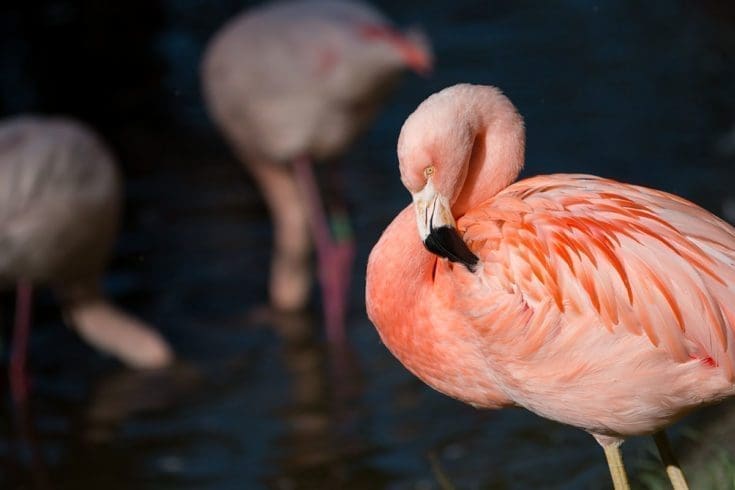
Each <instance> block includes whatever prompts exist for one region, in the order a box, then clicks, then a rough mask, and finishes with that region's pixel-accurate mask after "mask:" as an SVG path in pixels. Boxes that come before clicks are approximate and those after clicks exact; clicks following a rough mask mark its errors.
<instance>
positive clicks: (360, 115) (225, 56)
mask: <svg viewBox="0 0 735 490" xmlns="http://www.w3.org/2000/svg"><path fill="white" fill-rule="evenodd" d="M431 63H432V56H431V52H430V49H429V47H428V45H427V43H426V41H425V40H424V39H423V38H422V37H421V35H419V34H416V33H411V32H409V33H406V34H403V33H400V32H399V31H398V30H397V29H395V28H394V27H393V26H392V24H391V23H390V22H389V21H388V20H387V19H386V18H385V17H384V16H383V15H382V14H381V13H380V12H378V11H377V10H375V9H374V8H372V7H370V6H369V5H367V4H365V3H362V2H358V1H342V0H339V1H338V0H300V1H282V2H272V3H267V4H264V5H262V6H260V7H257V8H254V9H251V10H248V11H246V12H243V13H242V14H240V15H239V16H237V17H235V18H233V19H232V20H231V21H230V22H228V23H227V24H226V25H225V26H224V27H222V29H221V30H220V31H219V32H218V33H217V34H216V35H215V36H214V37H213V39H212V41H211V42H210V44H209V46H208V47H207V50H206V53H205V55H204V58H203V61H202V84H203V89H204V97H205V101H206V104H207V108H208V111H209V113H210V115H211V117H212V119H213V120H214V121H215V123H216V124H217V126H218V127H219V128H220V130H221V131H222V132H223V134H224V135H225V137H226V139H227V140H228V141H229V143H230V144H231V145H232V147H233V148H234V150H235V152H236V153H237V155H238V157H239V158H240V159H241V160H242V161H243V162H244V163H245V164H246V165H247V167H248V168H249V170H250V171H251V173H252V175H253V177H254V178H255V181H256V183H257V184H258V186H259V187H260V189H261V191H262V193H263V195H264V197H265V199H266V201H267V204H268V207H269V208H270V212H271V216H272V218H273V222H274V228H275V233H274V235H275V236H274V241H275V247H274V248H275V251H274V254H273V259H272V265H271V279H270V282H269V290H270V299H271V303H272V304H273V305H274V306H275V307H276V308H277V309H282V310H298V309H300V308H303V307H304V306H306V303H307V302H308V296H309V292H310V287H311V281H312V273H311V270H310V269H311V268H310V254H311V249H312V244H315V245H316V248H317V257H318V268H319V272H318V276H319V280H320V283H321V286H322V302H323V305H324V310H325V318H326V322H327V334H328V336H329V337H330V340H336V341H337V343H342V342H341V341H340V339H341V338H343V337H344V333H343V330H344V316H345V312H346V306H347V297H348V296H347V289H348V286H349V276H350V269H351V264H352V259H353V256H354V243H353V241H352V239H351V238H350V233H349V232H348V233H342V234H343V235H346V238H344V237H339V236H336V237H335V235H339V234H341V233H340V231H336V230H339V229H345V226H342V225H343V224H344V223H345V219H344V218H345V216H346V212H345V211H344V209H343V208H344V203H338V204H337V205H336V206H325V205H324V204H323V200H322V199H321V197H320V195H319V187H318V185H317V184H316V179H315V178H314V175H313V167H312V163H314V162H329V161H333V160H335V159H337V158H338V157H340V156H342V155H343V154H344V153H345V152H346V150H347V149H348V147H349V145H350V144H351V143H352V142H353V141H354V140H355V138H356V137H357V136H358V135H359V134H360V133H361V132H362V131H363V130H364V129H365V128H366V127H367V125H368V124H369V123H370V122H371V121H372V120H373V118H374V116H375V115H376V113H377V110H378V109H379V107H380V106H381V104H382V103H383V102H384V101H385V99H386V97H387V96H388V95H389V94H390V92H391V89H392V88H393V86H394V82H395V81H397V78H398V77H399V76H400V74H401V73H402V72H403V71H405V69H406V68H412V69H414V70H416V71H419V72H425V71H427V70H429V69H430V67H431ZM330 171H332V172H334V171H335V169H334V167H333V166H332V167H330ZM333 180H337V179H333ZM346 228H347V229H349V226H347V227H346Z"/></svg>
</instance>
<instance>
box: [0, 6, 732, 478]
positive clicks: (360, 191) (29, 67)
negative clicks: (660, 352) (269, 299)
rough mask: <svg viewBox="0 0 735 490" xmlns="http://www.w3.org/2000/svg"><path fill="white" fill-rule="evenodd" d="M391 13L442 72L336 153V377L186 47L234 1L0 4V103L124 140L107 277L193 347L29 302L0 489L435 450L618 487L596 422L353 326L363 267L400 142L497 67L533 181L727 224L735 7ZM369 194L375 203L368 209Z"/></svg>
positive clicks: (126, 298) (235, 471) (317, 464)
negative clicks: (475, 380) (169, 355)
mask: <svg viewBox="0 0 735 490" xmlns="http://www.w3.org/2000/svg"><path fill="white" fill-rule="evenodd" d="M380 4H381V7H382V8H383V9H384V10H385V11H386V12H387V13H388V14H389V15H390V16H391V17H393V18H395V19H396V20H397V21H398V22H399V23H400V24H409V23H416V24H420V25H422V26H423V27H424V28H425V29H426V31H427V33H428V34H429V36H430V37H431V39H432V41H433V44H434V46H435V50H436V57H437V66H436V70H435V74H434V76H432V77H431V78H428V79H420V78H417V77H415V76H409V77H407V78H406V79H405V81H404V83H403V84H402V85H401V88H400V90H399V91H398V92H397V93H396V95H395V97H393V99H392V100H391V102H390V104H389V105H388V106H387V107H386V110H385V111H384V112H383V113H382V115H381V116H380V118H379V120H378V121H377V122H376V124H375V126H374V127H373V128H372V129H371V130H370V131H369V133H367V134H366V135H365V137H364V138H363V139H362V140H361V141H360V143H359V144H358V145H356V147H355V148H354V151H352V152H351V153H350V155H349V156H348V157H347V158H346V159H345V160H346V161H345V164H346V165H345V168H346V174H347V182H348V190H349V193H350V201H351V205H352V214H353V216H354V221H355V227H356V230H357V236H358V240H359V243H358V245H359V250H358V258H357V264H358V266H357V276H356V277H355V280H354V292H353V294H352V304H351V310H350V317H349V337H350V343H351V345H352V346H353V348H354V352H353V355H352V357H351V363H350V365H349V366H348V367H347V368H343V369H340V370H339V371H338V372H335V369H333V366H334V359H332V357H331V355H330V353H329V350H328V349H327V347H326V345H325V343H324V339H323V329H322V325H321V323H320V321H319V314H318V309H317V308H315V311H314V312H313V313H312V314H311V315H310V316H303V317H297V316H293V317H274V316H273V315H268V314H266V313H264V312H263V311H262V309H261V308H260V306H261V305H262V304H263V303H264V302H265V300H266V295H265V284H266V282H265V281H266V273H267V267H266V265H267V263H268V257H269V249H270V244H271V232H270V227H269V222H268V219H267V214H266V210H265V208H264V205H263V204H262V202H261V200H260V197H259V196H258V194H257V193H256V192H255V190H254V188H253V185H252V183H251V182H250V180H249V178H248V176H247V175H246V173H245V172H244V171H243V169H242V168H241V167H240V166H239V165H238V164H237V163H236V161H235V160H234V158H233V157H232V156H231V154H230V153H229V151H228V150H227V148H225V146H224V144H223V143H222V142H221V140H220V139H219V137H218V136H217V134H216V133H215V132H214V131H213V129H212V127H211V126H210V125H209V123H208V121H207V119H206V118H205V117H204V113H203V109H202V106H201V103H200V98H199V92H198V83H197V68H196V66H197V60H198V56H199V54H200V52H201V50H202V47H203V44H204V43H205V42H206V40H207V38H208V37H209V36H210V35H211V33H212V32H213V31H214V30H215V29H216V28H217V27H218V26H219V25H220V24H221V22H222V21H224V20H225V19H226V18H227V17H228V16H230V15H232V14H233V13H235V12H237V11H238V10H239V8H240V7H241V2H235V1H228V0H221V1H218V2H213V1H212V2H204V1H195V0H188V1H181V2H175V1H173V0H170V1H159V2H146V1H142V0H140V1H131V2H127V3H122V2H121V3H119V4H118V5H117V6H113V7H108V6H103V5H104V4H103V3H99V5H98V4H97V3H96V2H84V1H79V2H70V1H63V0H59V1H43V2H36V3H28V2H16V3H13V2H11V3H10V4H9V5H6V6H4V7H0V33H1V34H0V40H1V41H2V44H0V56H2V58H0V60H1V63H2V64H1V65H0V68H1V70H2V73H1V74H0V109H2V111H3V112H4V113H6V114H10V113H15V112H24V111H29V110H33V111H44V112H66V113H71V114H75V115H77V116H78V117H81V118H84V119H86V120H88V121H90V122H92V123H93V124H95V125H96V126H97V127H98V128H100V130H101V131H102V132H103V133H104V134H105V136H106V137H107V138H108V140H109V141H110V142H111V143H112V145H113V146H114V148H115V149H116V152H117V153H118V155H119V156H120V158H121V164H122V166H123V168H124V170H125V173H126V176H127V179H128V184H127V214H126V223H125V228H124V230H123V233H122V236H121V238H120V241H119V244H118V249H117V252H118V253H117V256H116V259H115V261H114V263H113V264H112V267H111V269H110V273H109V275H108V278H107V282H106V285H107V288H108V290H109V291H110V292H111V294H112V295H113V297H114V298H115V300H116V301H117V302H119V303H121V304H123V305H125V306H126V307H128V308H129V309H131V310H132V311H134V312H135V313H136V314H138V315H140V316H142V317H143V318H145V319H147V320H149V321H151V322H153V323H155V324H156V325H157V326H159V328H160V329H161V330H162V331H163V333H164V334H165V335H166V337H167V338H169V339H170V341H171V342H172V344H173V345H174V346H175V348H176V350H177V352H178V353H179V356H180V358H181V362H180V364H179V365H178V366H176V367H175V368H173V369H171V370H169V371H166V372H163V373H155V374H150V373H149V374H141V373H135V372H131V371H128V370H125V369H123V368H121V367H120V366H119V365H117V364H116V363H115V362H113V361H112V360H109V359H107V358H104V357H102V356H100V355H99V354H97V353H95V352H93V351H92V350H91V349H89V348H88V347H87V346H86V345H84V344H82V343H81V342H80V341H79V340H78V339H77V338H76V337H75V335H74V334H73V333H72V332H70V331H69V330H67V329H66V328H64V327H63V326H62V324H61V320H60V318H59V315H58V312H57V311H56V309H55V307H54V305H53V302H52V301H50V298H48V297H46V296H43V295H42V296H41V297H40V302H39V304H38V306H37V308H36V311H35V314H36V322H35V328H36V330H35V332H34V336H33V338H32V345H31V366H32V368H31V369H32V383H33V399H32V405H31V410H30V416H31V420H24V419H23V418H22V417H20V416H19V415H18V414H14V413H13V412H12V410H11V409H10V405H9V403H5V404H4V405H2V408H0V487H2V488H54V489H56V488H58V489H87V488H89V489H101V488H105V489H129V488H131V489H132V488H134V489H169V488H171V489H201V488H216V489H230V488H232V489H235V488H237V489H240V488H277V489H312V488H314V489H321V488H325V489H329V488H350V489H352V488H355V489H363V488H364V489H373V488H390V489H433V488H438V485H439V484H438V480H437V478H436V477H435V475H434V473H433V470H432V463H431V461H438V462H439V463H440V465H441V467H443V469H444V471H445V472H446V474H447V475H448V477H449V478H450V479H451V480H452V481H453V482H454V484H455V485H456V486H457V487H458V488H487V489H527V488H580V489H581V488H606V487H608V486H609V483H608V480H607V478H608V476H607V469H606V466H605V463H604V458H603V456H602V453H601V451H600V450H599V448H598V447H597V446H596V444H595V443H594V441H593V440H592V438H590V437H589V436H588V435H586V434H585V433H583V432H580V431H578V430H575V429H571V428H567V427H563V426H560V425H557V424H554V423H551V422H548V421H545V420H542V419H540V418H538V417H536V416H534V415H532V414H530V413H527V412H525V411H522V410H506V411H502V412H486V413H483V412H478V411H476V410H474V409H471V408H469V407H466V406H464V405H462V404H460V403H458V402H455V401H453V400H450V399H448V398H446V397H443V396H442V395H439V394H437V393H435V392H433V391H431V390H430V389H428V388H426V387H425V386H423V385H422V384H421V383H420V382H419V381H417V380H416V379H414V378H413V377H412V376H411V375H409V374H408V373H407V372H406V371H405V370H404V369H403V368H402V367H401V366H400V365H399V364H398V363H397V362H396V361H395V360H394V359H393V358H392V357H391V356H390V354H389V353H388V352H387V350H386V349H385V348H384V347H383V346H382V344H381V343H380V342H379V339H378V337H377V335H376V333H375V331H374V329H373V327H372V326H371V325H370V323H369V322H368V321H367V319H366V317H365V312H364V303H363V287H362V285H363V283H364V273H363V270H364V264H365V261H366V258H367V254H368V253H369V250H370V248H371V247H372V244H374V242H375V241H376V240H377V237H378V236H379V234H380V232H381V230H382V229H383V228H384V227H385V226H386V225H387V223H389V221H390V220H391V218H392V216H394V215H395V213H396V212H397V211H398V210H399V209H401V208H402V207H403V206H404V205H405V204H406V203H407V202H408V195H407V193H406V192H405V190H404V189H403V188H402V187H401V185H400V182H399V180H398V173H397V166H396V165H397V164H396V157H395V151H394V149H395V141H396V138H397V134H398V130H399V128H400V125H401V123H402V121H403V120H404V119H405V117H406V116H407V114H408V113H410V111H412V110H413V108H415V106H416V105H417V104H418V103H419V102H420V101H421V100H423V99H424V98H425V97H426V96H428V95H429V94H430V93H432V92H434V91H436V90H438V89H440V88H443V87H445V86H447V85H449V84H452V83H456V82H461V81H467V82H474V83H492V84H495V85H498V86H500V87H501V88H503V89H504V91H505V92H506V93H507V94H508V95H509V96H510V97H511V99H512V100H513V101H514V102H515V103H516V105H517V106H518V108H519V110H520V111H521V113H522V114H523V115H524V116H525V119H526V124H527V128H528V146H527V148H528V149H527V162H528V163H527V166H526V170H525V172H526V174H527V175H533V174H537V173H546V172H560V171H563V172H586V173H595V174H600V175H604V176H607V177H613V178H617V179H623V180H628V181H633V182H636V183H641V184H646V185H650V186H654V187H659V188H662V189H665V190H669V191H673V192H676V193H679V194H681V195H683V196H686V197H688V198H690V199H693V200H695V201H696V202H699V203H701V204H702V205H704V206H705V207H707V208H708V209H710V210H712V211H714V212H716V213H718V214H721V215H722V214H725V215H727V216H728V217H730V218H735V212H734V211H733V210H734V208H735V193H734V192H733V191H732V185H731V182H733V178H734V177H735V168H734V167H733V162H734V161H735V160H734V159H733V156H732V155H729V154H728V151H727V149H728V146H729V145H728V141H727V140H726V139H723V138H724V135H725V134H726V133H727V132H728V131H729V129H730V128H731V126H732V125H733V124H735V90H733V87H735V84H734V83H733V82H735V64H734V63H733V61H735V8H733V7H731V6H730V5H731V4H730V3H728V2H721V3H720V2H715V1H712V2H694V1H691V2H684V1H670V2H663V1H661V2H637V1H636V2H634V1H624V2H619V1H612V0H610V1H601V2H586V1H582V0H577V1H573V0H568V1H555V2H540V1H539V2H530V1H520V2H515V1H510V0H507V1H494V2H493V1H490V2H486V1H480V0H476V1H472V0H465V1H453V2H448V1H447V2H444V1H439V0H432V1H418V0H413V1H407V2H402V3H400V5H398V4H395V3H393V2H387V1H382V2H380ZM376 188H380V189H384V194H383V195H384V196H388V197H387V198H381V199H380V200H377V201H376V200H375V199H372V197H373V196H374V191H373V189H376ZM6 299H8V298H6ZM316 300H317V298H315V301H316ZM4 304H5V305H7V304H8V302H7V301H6V302H5V303H4ZM7 313H9V312H7V311H6V315H5V316H4V318H5V319H7V318H8V317H9V315H8V314H7ZM5 330H6V331H7V326H6V327H5ZM690 422H691V423H696V420H693V421H690ZM676 433H679V432H676ZM680 439H681V438H675V442H678V441H680ZM29 441H32V442H30V443H29ZM647 444H648V443H647V442H645V441H642V440H631V441H629V442H628V443H626V445H625V457H626V458H627V460H628V462H629V463H630V465H631V468H634V467H635V466H636V465H638V464H641V460H645V458H646V457H647V456H646V450H647V449H646V448H647V447H648V446H647Z"/></svg>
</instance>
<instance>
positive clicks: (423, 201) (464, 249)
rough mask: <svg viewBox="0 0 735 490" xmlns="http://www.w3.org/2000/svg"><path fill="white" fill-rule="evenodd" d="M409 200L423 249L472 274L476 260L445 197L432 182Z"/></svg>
mask: <svg viewBox="0 0 735 490" xmlns="http://www.w3.org/2000/svg"><path fill="white" fill-rule="evenodd" d="M412 197H413V203H414V208H415V209H416V223H417V224H418V227H419V235H420V236H421V240H422V241H423V242H424V246H425V247H426V249H427V250H428V251H429V252H431V253H433V254H436V255H438V256H440V257H444V258H446V259H449V260H451V261H452V262H459V263H461V264H463V265H464V266H465V267H467V269H468V270H469V271H470V272H474V271H475V266H476V265H477V261H478V260H479V259H478V258H477V256H476V255H475V254H473V253H472V251H471V250H470V248H469V247H468V246H467V244H466V243H465V242H464V241H463V240H462V237H460V236H459V232H458V231H457V224H456V223H455V221H454V217H453V216H452V211H451V209H450V208H449V201H448V200H447V198H446V197H444V196H442V195H441V194H439V193H438V192H437V191H436V189H434V184H433V183H432V182H431V179H429V182H428V183H427V184H426V186H425V187H424V188H423V189H422V190H421V191H419V192H417V193H415V194H412Z"/></svg>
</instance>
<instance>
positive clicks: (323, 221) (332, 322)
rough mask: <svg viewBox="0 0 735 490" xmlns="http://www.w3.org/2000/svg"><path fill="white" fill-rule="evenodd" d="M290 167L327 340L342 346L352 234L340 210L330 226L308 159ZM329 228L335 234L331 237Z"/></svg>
mask: <svg viewBox="0 0 735 490" xmlns="http://www.w3.org/2000/svg"><path fill="white" fill-rule="evenodd" d="M293 166H294V173H295V176H296V180H297V182H298V185H299V188H300V189H301V192H302V194H303V196H304V199H305V201H306V206H307V208H308V209H307V212H308V215H309V226H310V228H311V231H312V236H313V238H314V242H315V244H316V250H317V267H318V277H319V284H320V286H321V291H322V304H323V308H324V320H325V323H326V330H327V339H328V340H329V342H330V343H332V344H333V345H336V346H345V344H346V334H345V317H346V314H347V304H348V301H349V297H348V294H349V285H350V275H351V271H352V262H353V259H354V255H355V245H354V240H353V239H352V234H351V233H350V232H348V231H349V224H348V221H347V218H346V216H347V213H346V212H340V211H338V212H336V213H334V216H333V218H334V219H333V220H332V221H333V222H332V223H330V219H329V217H328V216H327V213H326V209H325V206H324V204H323V201H322V199H321V195H320V192H319V187H318V185H317V181H316V177H315V175H314V168H313V165H312V162H311V161H310V160H309V159H308V158H298V159H296V160H295V161H294V163H293ZM332 225H334V228H335V230H334V231H336V233H334V234H333V230H332V228H333V226H332ZM345 230H347V231H345ZM335 235H336V237H335Z"/></svg>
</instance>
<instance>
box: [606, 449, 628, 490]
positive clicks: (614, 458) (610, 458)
mask: <svg viewBox="0 0 735 490" xmlns="http://www.w3.org/2000/svg"><path fill="white" fill-rule="evenodd" d="M603 449H604V450H605V458H607V466H608V468H610V476H612V481H613V488H614V489H615V490H630V484H629V483H628V475H627V474H626V473H625V466H624V465H623V455H622V453H621V452H620V445H619V444H609V445H606V446H603Z"/></svg>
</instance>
